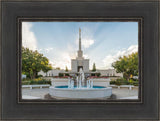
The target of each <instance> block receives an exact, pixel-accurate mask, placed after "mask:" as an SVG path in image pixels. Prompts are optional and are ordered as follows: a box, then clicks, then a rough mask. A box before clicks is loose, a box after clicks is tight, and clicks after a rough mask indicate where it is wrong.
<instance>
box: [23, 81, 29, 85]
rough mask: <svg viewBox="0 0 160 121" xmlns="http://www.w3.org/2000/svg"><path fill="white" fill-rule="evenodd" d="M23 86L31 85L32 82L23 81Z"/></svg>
mask: <svg viewBox="0 0 160 121" xmlns="http://www.w3.org/2000/svg"><path fill="white" fill-rule="evenodd" d="M21 83H22V85H30V81H22V82H21Z"/></svg>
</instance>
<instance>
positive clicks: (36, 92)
mask: <svg viewBox="0 0 160 121" xmlns="http://www.w3.org/2000/svg"><path fill="white" fill-rule="evenodd" d="M48 93H49V88H42V89H22V95H23V96H22V97H24V98H25V97H27V99H28V98H29V97H33V98H31V99H34V97H36V98H40V99H44V95H46V94H48ZM112 94H114V95H116V99H132V97H134V98H133V99H136V97H137V96H138V90H137V89H134V90H129V89H125V88H121V89H117V88H112Z"/></svg>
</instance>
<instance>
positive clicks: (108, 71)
mask: <svg viewBox="0 0 160 121" xmlns="http://www.w3.org/2000/svg"><path fill="white" fill-rule="evenodd" d="M97 72H99V73H100V74H101V76H119V77H123V74H122V73H117V72H116V70H115V69H106V70H99V69H97Z"/></svg>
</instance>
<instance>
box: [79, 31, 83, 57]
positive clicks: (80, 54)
mask: <svg viewBox="0 0 160 121" xmlns="http://www.w3.org/2000/svg"><path fill="white" fill-rule="evenodd" d="M78 58H83V51H82V50H81V28H79V50H78Z"/></svg>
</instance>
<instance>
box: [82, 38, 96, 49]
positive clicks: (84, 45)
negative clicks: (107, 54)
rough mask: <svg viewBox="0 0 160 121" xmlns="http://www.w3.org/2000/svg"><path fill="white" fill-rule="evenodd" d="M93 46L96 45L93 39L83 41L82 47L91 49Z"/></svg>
mask: <svg viewBox="0 0 160 121" xmlns="http://www.w3.org/2000/svg"><path fill="white" fill-rule="evenodd" d="M92 44H94V40H93V39H82V46H83V47H84V48H89V47H90V46H91V45H92Z"/></svg>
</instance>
